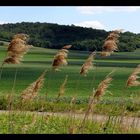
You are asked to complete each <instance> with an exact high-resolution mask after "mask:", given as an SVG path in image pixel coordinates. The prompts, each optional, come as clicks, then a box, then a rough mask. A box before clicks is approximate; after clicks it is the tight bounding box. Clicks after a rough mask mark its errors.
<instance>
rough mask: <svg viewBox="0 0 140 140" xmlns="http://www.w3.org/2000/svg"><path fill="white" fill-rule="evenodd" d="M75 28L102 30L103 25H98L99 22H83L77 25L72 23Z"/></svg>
mask: <svg viewBox="0 0 140 140" xmlns="http://www.w3.org/2000/svg"><path fill="white" fill-rule="evenodd" d="M74 25H75V26H82V27H88V28H93V29H104V28H105V27H104V25H103V24H102V23H100V22H99V21H83V22H79V23H74Z"/></svg>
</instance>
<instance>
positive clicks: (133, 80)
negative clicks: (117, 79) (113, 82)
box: [126, 64, 140, 87]
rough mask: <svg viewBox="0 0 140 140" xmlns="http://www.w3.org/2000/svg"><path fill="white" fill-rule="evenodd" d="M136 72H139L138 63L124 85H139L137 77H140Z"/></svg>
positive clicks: (139, 66)
mask: <svg viewBox="0 0 140 140" xmlns="http://www.w3.org/2000/svg"><path fill="white" fill-rule="evenodd" d="M138 74H140V64H139V65H138V66H137V68H135V70H134V71H133V72H132V74H131V75H130V76H129V78H128V80H127V82H126V87H130V86H139V85H140V82H139V81H138V80H137V79H138V78H140V77H139V76H138Z"/></svg>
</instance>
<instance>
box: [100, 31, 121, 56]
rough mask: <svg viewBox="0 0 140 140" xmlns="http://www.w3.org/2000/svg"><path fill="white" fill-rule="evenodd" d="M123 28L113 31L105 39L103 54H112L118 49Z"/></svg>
mask: <svg viewBox="0 0 140 140" xmlns="http://www.w3.org/2000/svg"><path fill="white" fill-rule="evenodd" d="M121 32H122V30H115V31H113V32H111V33H110V34H109V35H108V37H107V38H106V39H105V42H104V45H103V49H102V52H101V56H110V55H111V53H113V52H114V51H118V46H117V43H118V42H119V40H118V38H119V37H120V36H119V34H120V33H121Z"/></svg>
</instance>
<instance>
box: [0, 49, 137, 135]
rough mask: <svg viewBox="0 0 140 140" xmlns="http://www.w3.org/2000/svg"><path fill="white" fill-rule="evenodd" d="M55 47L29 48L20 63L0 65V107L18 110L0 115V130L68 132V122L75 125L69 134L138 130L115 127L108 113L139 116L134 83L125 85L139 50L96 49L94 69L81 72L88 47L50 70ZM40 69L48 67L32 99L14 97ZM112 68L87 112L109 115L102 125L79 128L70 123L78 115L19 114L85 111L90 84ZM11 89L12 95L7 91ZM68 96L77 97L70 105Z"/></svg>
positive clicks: (1, 57)
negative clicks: (105, 86)
mask: <svg viewBox="0 0 140 140" xmlns="http://www.w3.org/2000/svg"><path fill="white" fill-rule="evenodd" d="M6 49H7V48H6V47H0V63H1V64H2V62H3V60H4V58H5V56H6ZM57 51H58V50H53V49H44V48H38V47H34V48H32V49H30V50H29V52H28V53H27V54H26V55H25V56H24V58H23V61H22V63H21V64H19V65H12V64H5V65H4V67H1V68H0V69H1V70H0V71H1V79H0V85H1V86H0V110H9V109H10V110H19V111H20V113H19V114H16V113H13V114H9V115H8V114H0V124H1V125H0V133H2V134H3V133H5V134H7V133H16V134H19V133H26V134H29V133H30V134H31V133H33V134H34V133H47V134H48V133H51V134H53V133H54V134H56V133H57V134H62V133H71V132H70V131H69V129H70V127H73V128H74V129H76V130H74V131H75V132H74V133H139V131H138V130H132V129H131V128H129V129H126V128H125V126H121V122H118V123H117V122H116V123H115V124H114V123H112V122H113V121H112V120H110V118H111V117H110V116H112V117H114V120H115V121H117V116H121V117H123V116H125V115H128V116H137V117H139V116H140V111H139V110H140V106H139V100H140V98H137V97H139V93H140V90H139V87H138V86H137V87H130V88H127V89H126V88H125V84H126V80H127V79H128V76H129V75H130V74H131V72H132V71H133V70H134V68H135V67H136V66H137V65H138V64H139V63H140V50H139V49H137V50H136V51H135V52H119V53H114V54H112V55H111V56H109V57H105V58H104V57H100V56H99V53H97V57H96V59H95V60H94V61H93V63H94V69H93V70H90V71H89V73H88V75H87V76H86V77H84V76H81V75H80V74H79V71H80V68H81V66H82V64H83V63H84V61H85V60H86V59H87V57H88V55H89V52H83V51H82V52H81V51H72V50H70V51H69V55H68V65H67V66H64V67H61V71H57V72H54V71H52V69H51V64H52V61H53V57H54V55H55V54H56V52H57ZM45 69H48V72H47V73H46V76H45V82H44V86H43V87H42V89H41V90H40V92H39V96H38V98H36V99H34V100H33V101H30V102H27V103H26V102H25V103H22V102H21V100H20V99H19V95H20V93H21V92H22V91H23V90H24V89H25V88H26V87H28V85H30V84H31V83H32V82H34V81H35V80H36V79H37V78H38V77H39V76H40V74H41V73H42V72H43V71H44V70H45ZM112 70H115V72H114V73H113V81H112V82H111V85H110V86H109V88H108V92H106V93H105V95H104V96H103V98H102V99H103V100H101V101H100V102H99V103H98V104H97V105H96V106H95V107H94V109H93V111H92V113H93V115H94V113H97V114H105V115H107V116H108V117H109V118H108V120H107V122H106V123H104V124H102V123H99V122H95V121H88V120H86V123H85V126H84V130H83V132H81V131H79V130H78V129H77V128H75V127H77V126H79V124H80V123H81V120H79V119H74V120H71V119H70V118H65V117H55V116H52V117H50V119H47V120H46V116H45V118H44V116H37V117H36V118H35V119H34V116H32V115H31V114H24V113H23V112H24V110H29V111H36V112H38V111H39V112H67V113H69V112H70V111H73V112H75V113H79V112H80V113H85V111H86V110H87V107H88V104H87V103H88V101H89V96H90V95H91V94H92V91H93V88H94V89H96V88H97V86H98V84H99V83H100V82H101V81H102V80H103V79H104V78H105V76H106V75H107V74H108V73H110V72H111V71H112ZM66 75H68V82H67V84H66V87H65V95H64V96H63V97H61V98H60V100H59V101H58V102H57V100H56V97H57V95H58V92H59V88H60V85H61V84H62V83H63V81H64V79H65V76H66ZM12 90H13V93H12V95H14V98H13V99H11V98H9V96H7V95H9V94H10V93H11V91H12ZM46 95H47V96H46ZM73 96H76V97H77V98H76V102H75V104H74V105H73V107H72V108H71V105H70V102H71V98H72V97H73ZM11 101H13V102H11ZM123 101H125V102H123ZM22 113H23V114H22ZM10 119H11V120H10ZM2 124H3V125H2ZM73 125H74V126H73ZM12 126H13V127H12ZM93 126H94V127H93ZM104 128H106V129H104Z"/></svg>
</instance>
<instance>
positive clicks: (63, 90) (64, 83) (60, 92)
mask: <svg viewBox="0 0 140 140" xmlns="http://www.w3.org/2000/svg"><path fill="white" fill-rule="evenodd" d="M67 81H68V75H66V77H65V80H64V82H63V83H62V85H61V86H60V89H59V93H58V97H57V98H59V97H60V96H62V95H64V93H65V86H66V83H67Z"/></svg>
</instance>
